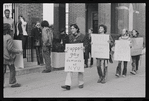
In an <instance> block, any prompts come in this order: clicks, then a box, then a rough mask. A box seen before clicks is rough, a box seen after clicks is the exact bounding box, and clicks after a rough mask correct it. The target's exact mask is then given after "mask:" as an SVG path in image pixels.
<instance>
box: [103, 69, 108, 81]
mask: <svg viewBox="0 0 149 101" xmlns="http://www.w3.org/2000/svg"><path fill="white" fill-rule="evenodd" d="M107 68H108V67H107V66H106V67H105V68H104V75H103V78H102V80H101V83H106V76H107Z"/></svg>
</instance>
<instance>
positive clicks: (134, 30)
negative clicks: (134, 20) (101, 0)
mask: <svg viewBox="0 0 149 101" xmlns="http://www.w3.org/2000/svg"><path fill="white" fill-rule="evenodd" d="M133 30H134V31H136V33H137V36H138V35H139V32H138V31H137V30H135V29H133ZM133 30H132V31H131V32H133Z"/></svg>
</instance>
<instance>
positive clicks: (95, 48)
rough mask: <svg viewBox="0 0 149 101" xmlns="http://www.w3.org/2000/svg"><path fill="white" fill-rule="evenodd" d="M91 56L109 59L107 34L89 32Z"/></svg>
mask: <svg viewBox="0 0 149 101" xmlns="http://www.w3.org/2000/svg"><path fill="white" fill-rule="evenodd" d="M91 38H92V43H93V44H92V57H94V58H104V59H109V43H108V40H109V35H106V34H105V35H103V34H102V35H100V34H91Z"/></svg>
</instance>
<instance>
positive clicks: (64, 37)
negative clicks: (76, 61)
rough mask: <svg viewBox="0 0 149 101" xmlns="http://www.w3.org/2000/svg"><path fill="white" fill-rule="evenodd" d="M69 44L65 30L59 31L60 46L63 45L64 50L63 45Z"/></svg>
mask: <svg viewBox="0 0 149 101" xmlns="http://www.w3.org/2000/svg"><path fill="white" fill-rule="evenodd" d="M66 43H69V36H68V35H67V34H66V32H65V29H61V31H60V44H61V45H63V48H64V49H65V44H66Z"/></svg>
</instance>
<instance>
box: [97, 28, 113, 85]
mask: <svg viewBox="0 0 149 101" xmlns="http://www.w3.org/2000/svg"><path fill="white" fill-rule="evenodd" d="M98 30H99V34H106V32H107V27H106V26H105V25H99V29H98ZM108 42H109V44H110V48H111V47H112V46H113V39H112V37H111V36H110V37H109V41H108ZM110 50H111V49H110ZM96 59H97V71H98V75H99V79H98V81H97V83H106V76H107V68H108V60H109V59H103V58H96ZM101 66H103V70H102V68H101ZM102 71H103V72H102Z"/></svg>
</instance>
